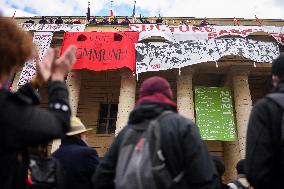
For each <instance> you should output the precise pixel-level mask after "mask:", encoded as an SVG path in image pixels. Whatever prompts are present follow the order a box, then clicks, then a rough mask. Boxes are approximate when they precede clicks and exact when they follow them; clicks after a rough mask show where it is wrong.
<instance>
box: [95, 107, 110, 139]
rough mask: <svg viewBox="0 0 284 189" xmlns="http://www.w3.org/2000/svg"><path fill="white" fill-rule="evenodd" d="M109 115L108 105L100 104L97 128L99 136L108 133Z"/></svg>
mask: <svg viewBox="0 0 284 189" xmlns="http://www.w3.org/2000/svg"><path fill="white" fill-rule="evenodd" d="M107 113H108V105H107V104H100V114H99V125H98V127H97V134H104V133H106V128H107Z"/></svg>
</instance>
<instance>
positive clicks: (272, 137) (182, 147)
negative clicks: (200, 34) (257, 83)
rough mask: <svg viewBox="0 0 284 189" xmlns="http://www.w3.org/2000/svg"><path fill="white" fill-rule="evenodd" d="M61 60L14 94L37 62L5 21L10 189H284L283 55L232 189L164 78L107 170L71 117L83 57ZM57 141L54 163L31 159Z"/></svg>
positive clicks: (144, 97) (1, 180) (147, 86)
mask: <svg viewBox="0 0 284 189" xmlns="http://www.w3.org/2000/svg"><path fill="white" fill-rule="evenodd" d="M42 20H43V21H42V22H45V21H44V20H45V18H44V17H43V19H42ZM55 22H57V23H61V22H62V19H61V18H60V17H59V18H58V19H56V21H55ZM55 54H56V52H55V50H54V49H49V50H48V52H47V54H46V56H45V57H44V58H43V60H42V61H41V62H40V63H39V62H38V61H36V66H37V74H36V77H35V78H34V79H33V80H32V81H30V82H29V83H27V84H26V85H24V86H22V87H21V88H19V89H18V91H17V92H10V91H9V85H10V83H11V80H12V78H13V76H14V75H15V72H16V70H17V69H18V68H19V67H21V66H23V64H24V63H25V62H26V61H27V60H29V59H31V58H34V59H35V60H38V58H37V56H36V50H35V46H34V44H33V43H32V37H31V36H30V34H29V33H26V32H24V31H22V30H21V29H20V28H19V27H18V26H17V24H16V23H15V22H14V21H13V20H12V19H9V18H4V17H0V57H1V60H0V70H1V72H0V125H1V132H0V141H1V142H0V144H1V147H0V164H1V170H0V188H1V189H12V188H20V189H25V188H54V189H55V188H56V189H60V188H66V189H67V188H68V189H70V188H71V189H72V188H76V189H77V188H82V189H89V188H94V189H111V188H117V189H133V188H139V189H145V188H147V189H150V188H151V189H156V188H169V189H174V188H177V189H183V188H194V189H201V188H202V189H203V188H204V189H211V188H212V189H218V188H220V189H221V188H233V189H235V188H254V189H269V188H273V189H280V188H282V187H284V148H283V142H284V141H283V140H284V137H283V134H284V133H283V131H284V129H283V128H284V122H283V115H284V114H283V111H284V108H283V107H284V105H283V101H284V94H283V93H284V55H281V56H279V57H278V58H277V59H276V60H275V61H274V62H273V63H272V71H271V73H272V82H273V85H274V87H275V90H274V92H273V93H272V94H270V95H268V96H265V97H264V98H263V99H261V100H259V101H258V102H257V103H256V104H255V105H254V107H253V109H252V112H251V116H250V120H249V124H248V130H247V146H246V157H245V159H244V160H241V161H240V162H239V163H238V164H237V165H236V169H237V172H238V176H237V178H236V180H233V181H232V182H231V183H229V184H224V183H223V182H222V176H223V174H224V172H225V167H224V163H223V162H222V160H221V159H220V158H219V157H216V156H211V155H210V154H209V152H208V149H207V147H206V145H205V143H204V142H203V140H202V139H201V136H200V133H199V130H198V127H197V125H196V124H194V123H193V121H192V120H191V119H189V118H186V117H184V116H182V115H180V114H179V113H178V111H177V105H176V102H175V101H174V97H173V92H172V89H171V87H170V85H169V83H168V81H166V80H165V79H163V78H161V77H157V76H156V77H151V78H148V79H146V80H145V81H144V82H143V83H142V85H141V88H140V90H139V99H138V100H137V102H136V106H135V108H134V109H133V110H132V112H131V113H130V115H129V120H128V123H125V124H126V126H125V127H124V128H123V129H122V131H120V132H119V134H118V135H117V136H116V137H115V139H114V141H113V143H112V144H111V146H110V148H109V150H108V151H107V153H106V154H105V156H104V158H103V159H102V160H101V161H100V160H99V157H98V154H97V152H96V150H95V149H92V148H90V147H88V145H87V142H86V137H87V133H88V131H89V129H87V128H86V127H85V126H84V124H83V123H82V122H81V120H80V119H79V118H76V117H71V109H70V105H69V93H68V89H67V86H66V84H65V82H64V81H65V77H66V75H67V73H68V72H69V71H70V69H71V66H72V64H73V63H74V62H75V60H76V47H74V46H70V47H69V48H68V49H67V50H66V51H65V52H64V53H63V54H62V55H61V56H60V57H59V58H56V57H55ZM43 86H47V95H48V99H49V101H48V108H47V109H43V108H40V107H38V106H37V105H38V104H39V103H40V99H39V96H38V93H37V89H39V88H41V87H43ZM282 122H283V123H282ZM56 138H61V139H62V143H61V145H60V147H59V149H58V150H56V151H55V152H54V153H53V154H52V155H51V156H47V155H46V154H45V155H36V154H35V153H33V152H32V151H31V150H30V148H31V147H33V148H37V147H38V146H42V145H46V144H47V143H48V142H49V141H51V140H53V139H56Z"/></svg>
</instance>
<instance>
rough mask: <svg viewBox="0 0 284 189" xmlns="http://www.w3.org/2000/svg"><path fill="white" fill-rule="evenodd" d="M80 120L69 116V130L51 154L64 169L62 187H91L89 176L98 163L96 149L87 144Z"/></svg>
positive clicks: (85, 188)
mask: <svg viewBox="0 0 284 189" xmlns="http://www.w3.org/2000/svg"><path fill="white" fill-rule="evenodd" d="M90 130H91V129H86V127H85V126H84V124H83V123H82V122H81V120H80V119H79V118H77V117H72V118H71V130H70V131H69V132H68V133H67V134H66V136H65V137H64V138H63V139H62V141H61V145H60V147H59V148H58V149H57V150H56V151H55V152H54V153H53V154H52V156H53V157H54V158H56V159H57V160H59V162H60V163H61V165H62V166H63V169H64V171H65V176H64V177H65V178H64V188H66V189H72V188H74V189H77V188H84V189H91V188H93V186H92V181H91V178H92V176H93V173H94V172H95V170H96V167H97V165H98V163H99V157H98V154H97V151H96V150H95V149H93V148H91V147H88V145H87V142H86V141H87V132H88V131H90Z"/></svg>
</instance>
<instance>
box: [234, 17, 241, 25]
mask: <svg viewBox="0 0 284 189" xmlns="http://www.w3.org/2000/svg"><path fill="white" fill-rule="evenodd" d="M238 25H240V24H239V21H238V19H237V18H236V17H234V26H238Z"/></svg>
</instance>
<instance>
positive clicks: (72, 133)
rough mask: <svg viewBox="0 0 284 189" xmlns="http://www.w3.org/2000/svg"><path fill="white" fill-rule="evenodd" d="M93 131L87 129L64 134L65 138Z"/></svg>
mask: <svg viewBox="0 0 284 189" xmlns="http://www.w3.org/2000/svg"><path fill="white" fill-rule="evenodd" d="M91 130H93V128H88V129H82V130H79V131H73V132H68V133H66V135H67V136H73V135H77V134H81V133H86V132H89V131H91Z"/></svg>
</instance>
